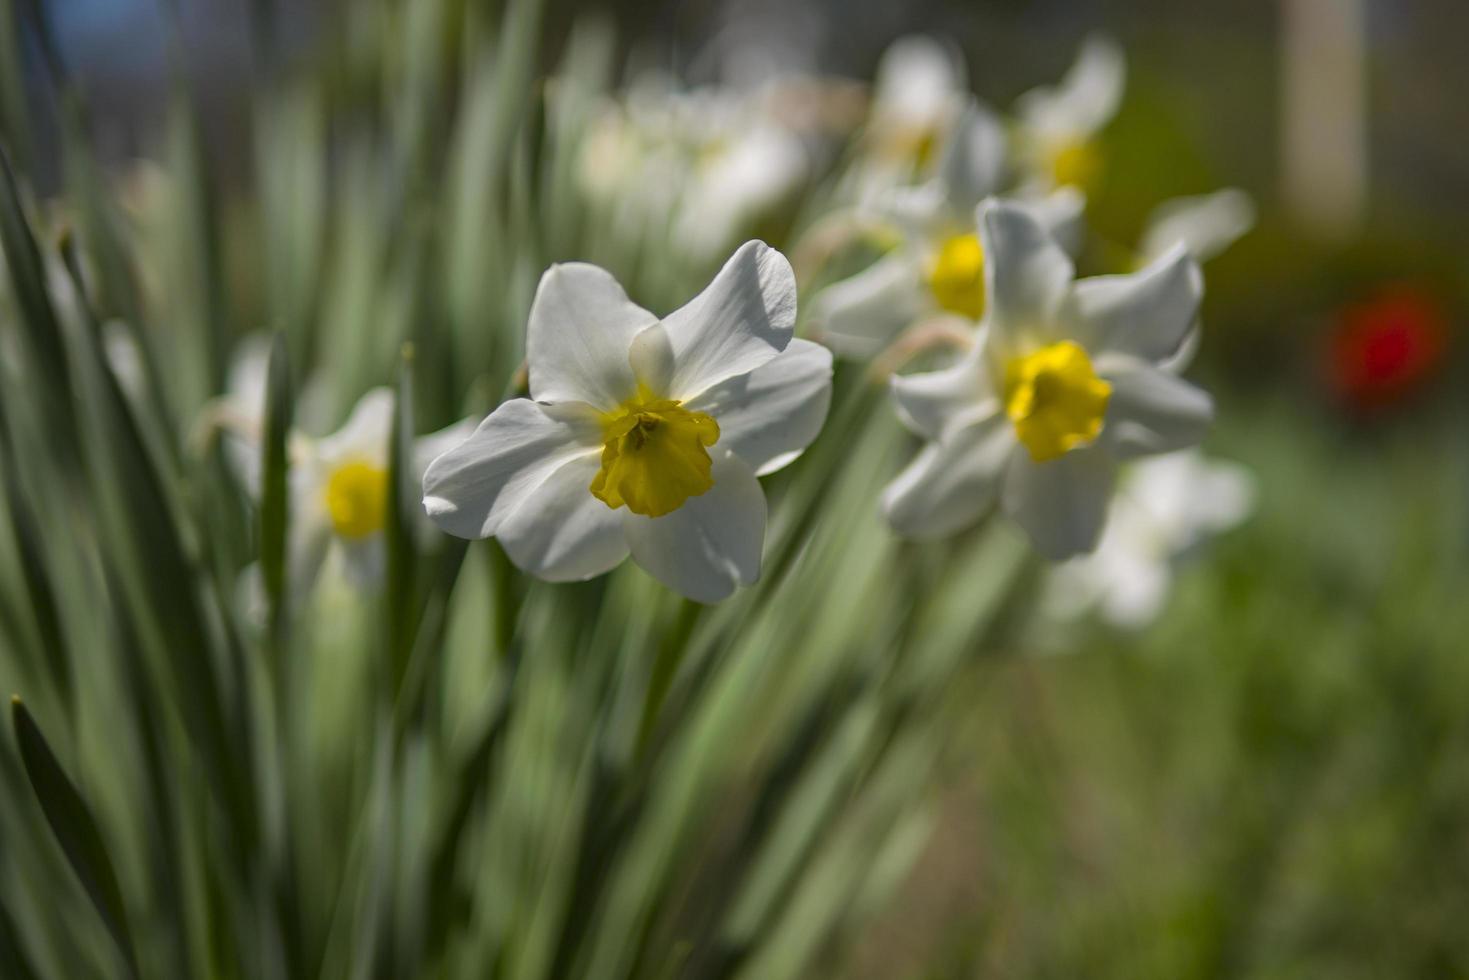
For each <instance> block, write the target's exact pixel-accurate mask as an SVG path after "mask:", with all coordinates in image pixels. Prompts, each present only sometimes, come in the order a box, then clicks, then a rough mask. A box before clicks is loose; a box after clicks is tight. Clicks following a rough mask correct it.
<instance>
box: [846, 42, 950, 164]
mask: <svg viewBox="0 0 1469 980" xmlns="http://www.w3.org/2000/svg"><path fill="white" fill-rule="evenodd" d="M968 91H969V81H968V72H967V71H966V69H965V67H964V60H963V58H962V57H960V55H959V52H958V51H957V50H955V49H954V48H952V47H950V46H947V45H944V44H942V43H940V42H939V41H936V40H934V39H933V38H931V37H924V36H922V35H909V36H907V37H900V38H898V39H897V40H896V41H894V42H893V43H892V44H890V45H888V47H887V50H886V51H884V52H883V55H882V60H881V61H880V62H879V63H878V66H877V73H876V76H875V77H874V79H873V86H872V108H871V111H870V112H869V114H868V122H867V131H866V133H865V134H864V140H865V142H866V147H865V149H866V151H867V155H868V158H869V160H870V161H871V162H873V163H875V164H876V165H877V166H878V167H879V168H891V169H892V170H893V171H894V172H895V174H902V175H903V176H904V177H907V176H911V174H912V173H913V172H914V171H915V170H920V169H922V168H923V167H924V166H925V165H927V164H929V163H931V162H932V161H933V160H934V159H935V158H936V151H937V150H938V148H939V145H940V143H941V142H942V139H943V136H944V134H946V133H947V132H949V131H950V130H951V129H952V128H953V126H954V122H955V120H956V119H957V117H958V115H959V113H960V112H961V111H962V110H963V109H964V105H965V102H966V101H967V99H968V98H969V96H968Z"/></svg>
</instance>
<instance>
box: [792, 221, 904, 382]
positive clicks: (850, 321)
mask: <svg viewBox="0 0 1469 980" xmlns="http://www.w3.org/2000/svg"><path fill="white" fill-rule="evenodd" d="M922 283H923V273H922V270H921V269H920V268H919V263H918V261H917V258H916V256H915V255H913V253H911V252H910V251H908V250H907V249H905V248H900V249H899V250H898V251H895V252H893V253H892V254H890V255H887V256H884V257H883V258H881V259H878V260H877V261H876V262H874V263H873V264H872V265H870V266H868V267H867V268H866V269H864V270H863V271H862V272H859V273H857V274H856V275H854V276H852V277H850V278H848V279H843V280H841V281H840V282H835V283H832V284H831V285H830V286H827V287H826V288H825V289H823V290H821V292H819V293H817V294H816V296H815V298H814V299H813V300H812V304H813V309H814V314H813V318H814V320H815V322H816V324H817V325H818V327H819V328H820V330H821V335H822V339H823V340H825V341H826V342H827V344H828V345H829V346H830V347H831V348H832V350H834V351H835V352H836V353H837V355H838V356H841V357H850V358H866V357H871V356H872V355H874V354H876V353H877V352H878V351H880V350H882V348H883V347H885V346H887V344H888V343H890V342H891V341H892V339H893V338H894V337H895V336H897V334H898V331H900V330H902V329H903V328H904V327H906V326H907V325H908V324H910V323H912V322H913V320H914V319H916V318H917V317H918V316H919V314H921V313H922V312H923V310H924V296H923V292H922Z"/></svg>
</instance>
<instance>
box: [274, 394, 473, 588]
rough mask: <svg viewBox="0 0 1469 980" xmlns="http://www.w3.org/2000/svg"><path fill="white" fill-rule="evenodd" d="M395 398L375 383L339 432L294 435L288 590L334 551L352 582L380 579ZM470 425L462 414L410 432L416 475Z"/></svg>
mask: <svg viewBox="0 0 1469 980" xmlns="http://www.w3.org/2000/svg"><path fill="white" fill-rule="evenodd" d="M394 401H395V399H394V396H393V392H392V391H391V390H390V389H388V388H374V389H372V390H371V391H369V392H367V393H366V394H365V395H363V396H362V397H361V398H360V399H358V401H357V404H356V406H354V407H353V409H352V413H351V415H349V416H348V417H347V421H346V422H345V423H344V424H343V425H342V427H341V428H340V429H338V430H337V431H336V432H334V433H332V434H331V435H329V436H323V437H322V438H320V439H316V440H311V439H307V438H305V437H298V439H299V440H300V441H299V443H298V444H297V443H293V446H292V455H293V456H294V457H295V458H294V459H293V460H292V461H291V471H290V481H291V485H290V492H291V503H290V535H289V537H290V540H289V542H288V547H287V552H288V555H289V560H290V582H291V588H292V589H293V590H294V589H298V588H309V587H310V584H311V583H312V582H314V581H315V579H316V576H317V574H318V573H319V572H320V570H321V568H322V566H323V564H324V563H325V561H326V559H327V558H328V557H329V556H330V554H331V553H332V552H333V551H336V552H337V554H339V555H340V556H341V559H342V565H341V567H342V572H343V573H344V575H345V576H346V578H347V580H348V581H349V582H351V583H352V584H353V585H355V586H357V587H358V588H360V589H363V590H371V589H373V588H375V587H377V586H378V585H379V584H380V583H381V581H382V572H383V560H384V557H385V548H384V540H383V529H384V527H385V526H386V522H387V514H388V512H387V505H388V451H389V448H390V446H391V442H392V433H393V407H394ZM473 431H474V423H473V421H472V420H470V419H465V420H463V421H461V422H456V423H455V424H453V425H451V426H448V427H447V428H444V429H440V430H439V431H438V432H434V433H431V434H429V435H426V436H420V437H419V438H418V439H416V440H414V443H413V452H412V455H411V457H410V458H409V462H410V464H411V465H412V467H413V472H412V473H411V474H410V478H411V479H412V480H413V482H414V483H415V484H416V483H417V482H419V481H420V480H421V479H422V477H423V473H424V470H426V469H427V468H428V464H429V462H430V461H431V460H433V459H434V457H436V456H438V455H439V454H440V453H442V452H444V450H446V449H448V448H449V447H450V446H454V445H457V444H459V443H460V442H462V441H463V440H464V439H465V438H466V437H468V435H469V434H470V433H471V432H473ZM430 531H431V529H430Z"/></svg>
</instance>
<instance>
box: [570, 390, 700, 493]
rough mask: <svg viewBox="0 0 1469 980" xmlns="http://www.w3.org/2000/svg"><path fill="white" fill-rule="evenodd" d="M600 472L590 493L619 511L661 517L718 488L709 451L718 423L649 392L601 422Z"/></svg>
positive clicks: (639, 392)
mask: <svg viewBox="0 0 1469 980" xmlns="http://www.w3.org/2000/svg"><path fill="white" fill-rule="evenodd" d="M602 438H603V447H602V468H601V469H600V470H598V471H597V476H596V478H594V479H593V480H592V486H591V491H592V495H593V496H594V497H596V498H597V499H598V500H600V501H602V502H603V503H605V504H606V505H607V506H608V507H611V508H612V509H613V510H616V509H617V508H618V507H622V506H624V505H626V507H627V509H628V510H630V511H632V512H633V513H634V514H642V515H643V516H645V517H662V516H663V515H664V514H669V513H672V512H673V511H675V510H678V508H680V507H682V506H683V502H684V501H685V500H688V499H689V498H690V497H697V496H699V494H701V493H704V492H705V491H707V490H708V489H709V488H710V487H712V486H714V477H713V476H712V475H711V472H710V468H711V466H712V462H711V460H710V459H709V451H708V447H709V446H712V445H714V444H715V443H716V442H718V441H719V424H718V423H717V422H715V421H714V419H712V418H711V417H709V416H708V415H705V414H704V413H703V412H691V411H689V410H688V409H686V408H684V407H683V405H682V403H680V402H676V401H674V400H672V399H669V398H655V397H653V395H652V393H651V392H649V391H648V390H647V389H646V388H643V387H641V386H639V388H638V393H637V395H636V396H634V397H633V398H632V399H630V400H629V401H627V402H626V403H624V404H623V405H622V406H621V408H619V409H618V410H617V411H615V412H610V413H608V414H607V415H605V416H603V418H602Z"/></svg>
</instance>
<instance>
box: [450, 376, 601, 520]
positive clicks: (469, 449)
mask: <svg viewBox="0 0 1469 980" xmlns="http://www.w3.org/2000/svg"><path fill="white" fill-rule="evenodd" d="M556 409H557V410H558V414H559V415H560V417H559V418H553V417H552V415H551V414H549V412H550V411H551V410H552V409H551V408H550V407H549V406H543V405H539V404H537V403H535V402H533V401H530V400H529V399H526V398H516V399H513V400H511V401H508V402H505V403H504V404H503V405H501V406H500V407H499V408H497V409H495V411H494V412H492V413H491V414H490V417H489V418H487V419H485V420H484V421H483V422H481V423H480V425H479V428H477V429H475V430H474V433H473V434H472V435H471V436H470V437H469V438H468V439H466V440H465V441H464V442H462V443H460V444H459V445H458V446H456V447H455V448H453V449H451V450H449V451H448V452H446V453H444V454H443V455H442V456H440V457H438V458H437V459H435V460H434V461H433V462H432V463H430V464H429V467H428V471H427V472H426V473H425V474H424V477H423V493H424V498H423V505H424V509H425V511H427V513H428V516H429V517H430V518H431V519H432V520H433V522H434V523H435V524H437V525H438V526H439V527H440V528H442V529H443V530H445V531H447V532H448V533H450V534H453V535H455V536H457V537H461V538H483V537H488V536H490V535H492V534H495V533H496V532H497V531H498V530H499V527H500V524H501V522H502V521H504V520H505V519H506V518H507V517H508V516H509V515H510V513H511V511H513V510H514V509H515V508H517V507H518V506H520V504H521V503H522V502H523V501H525V500H527V499H528V498H529V497H530V496H531V495H532V494H533V493H534V492H535V490H536V488H537V487H539V486H540V485H541V483H542V482H544V481H545V479H546V478H547V477H549V476H550V475H551V474H552V473H553V472H554V471H555V470H557V469H558V468H559V467H560V466H561V465H562V464H563V463H566V462H569V461H570V460H571V459H573V458H575V457H577V456H582V455H587V456H590V457H591V458H593V459H595V458H596V456H597V453H598V452H599V446H600V441H599V440H600V435H601V432H600V429H599V428H598V426H597V424H596V416H595V414H593V413H591V412H590V411H588V412H587V413H586V414H584V415H580V416H579V415H575V414H572V413H570V412H569V411H568V410H567V409H566V407H564V406H557V407H556ZM588 482H589V483H590V480H589V481H588ZM588 495H589V496H590V493H589V494H588Z"/></svg>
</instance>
